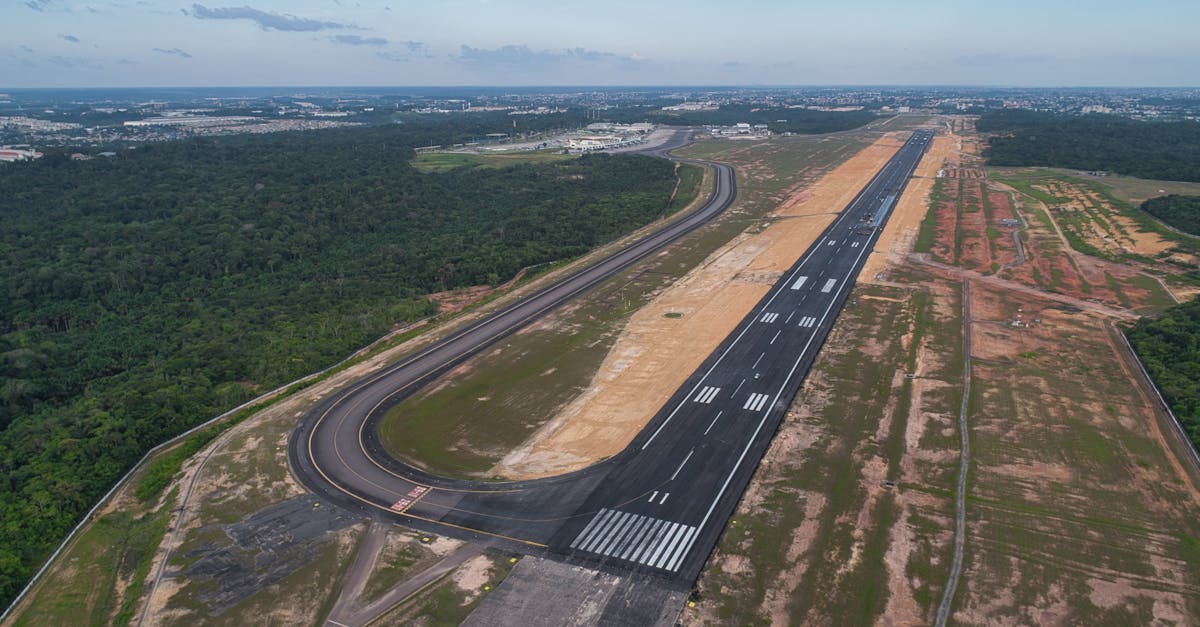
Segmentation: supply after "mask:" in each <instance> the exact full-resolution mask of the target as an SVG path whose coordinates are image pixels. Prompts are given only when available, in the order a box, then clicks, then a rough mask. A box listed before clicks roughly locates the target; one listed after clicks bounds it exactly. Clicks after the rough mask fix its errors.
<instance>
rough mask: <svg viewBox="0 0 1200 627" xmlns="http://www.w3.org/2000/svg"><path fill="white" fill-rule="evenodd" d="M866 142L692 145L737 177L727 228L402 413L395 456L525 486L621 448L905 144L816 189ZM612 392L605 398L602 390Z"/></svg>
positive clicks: (556, 317)
mask: <svg viewBox="0 0 1200 627" xmlns="http://www.w3.org/2000/svg"><path fill="white" fill-rule="evenodd" d="M864 145H865V142H864V141H863V140H862V139H861V138H859V137H858V136H856V135H847V136H845V137H838V138H836V139H831V138H821V139H813V138H777V139H776V140H772V141H770V142H762V143H757V144H754V145H750V144H747V143H743V142H739V143H734V142H721V141H710V142H704V143H701V144H698V145H696V146H694V147H692V148H689V149H688V151H686V152H685V154H686V155H687V156H697V157H702V158H708V157H713V158H719V159H721V160H724V161H726V162H728V163H731V164H733V165H735V167H737V169H738V181H739V189H738V201H737V203H736V204H735V206H734V207H733V208H731V209H730V211H728V212H727V214H726V215H725V217H723V218H722V219H721V220H719V221H717V222H716V223H715V224H713V225H710V226H708V227H705V228H704V229H701V230H699V231H698V232H696V233H694V234H693V235H691V236H689V237H687V238H684V239H683V240H681V241H680V242H678V243H676V244H674V245H672V246H671V247H669V248H668V249H666V250H664V251H663V252H662V253H660V254H659V255H656V256H655V257H654V258H652V259H649V260H647V261H646V262H644V263H642V264H639V266H637V267H635V268H632V269H630V270H629V271H627V272H626V273H623V274H622V275H620V276H618V277H615V278H614V279H612V280H611V281H609V282H608V283H607V284H605V285H603V286H601V287H600V288H598V289H597V290H596V291H595V292H594V293H592V294H590V295H588V296H585V297H584V298H581V299H579V300H578V301H576V302H574V303H572V304H571V305H570V306H568V307H566V308H564V309H563V310H561V311H559V312H556V313H554V314H552V315H550V316H548V317H547V318H545V319H543V320H542V321H540V322H538V323H537V324H534V325H532V326H530V327H528V328H527V329H525V330H523V331H522V332H521V333H519V334H517V335H515V336H514V337H512V338H510V339H509V340H506V341H505V342H504V343H502V344H500V345H497V346H496V347H495V348H493V349H492V350H491V351H489V352H487V353H484V354H481V355H479V356H477V357H475V358H473V359H472V360H470V361H468V362H466V363H464V364H463V365H462V366H460V367H459V368H458V369H456V370H455V371H454V372H452V373H450V374H449V375H448V376H445V377H443V378H441V379H440V380H438V381H437V382H435V383H434V384H433V385H432V386H430V387H429V388H427V389H425V390H423V391H421V392H419V393H417V394H415V395H414V396H412V397H411V398H409V399H407V400H406V401H404V402H403V403H401V404H400V405H398V406H397V407H396V408H394V409H393V410H392V412H391V415H390V416H389V421H388V422H387V423H386V424H385V426H384V427H383V428H382V433H383V435H384V438H385V440H388V441H389V442H390V446H391V450H392V452H393V453H394V454H397V455H399V456H401V457H403V458H404V459H406V460H408V461H410V462H412V463H414V464H417V465H424V466H425V467H427V468H430V469H432V470H435V471H437V472H440V473H442V474H448V475H457V476H475V477H487V478H495V477H504V478H514V477H532V476H545V475H549V474H556V473H560V472H564V471H567V470H571V469H575V468H580V467H582V466H585V465H587V464H590V463H594V462H595V461H598V460H599V459H602V458H604V457H605V456H608V455H611V454H613V453H615V452H616V451H619V450H620V449H621V448H622V447H624V446H625V445H626V444H627V443H628V441H629V439H630V438H631V437H632V436H633V435H634V434H635V433H636V432H637V430H638V429H640V428H641V426H642V425H643V424H644V423H645V421H646V420H648V419H649V418H650V417H651V416H652V415H653V413H654V411H656V410H657V409H658V407H660V406H661V404H662V402H663V401H664V400H665V399H666V397H667V396H669V395H670V393H671V392H673V391H674V390H675V387H677V385H678V380H679V379H681V378H682V377H684V376H686V375H687V373H688V372H690V370H691V369H692V368H694V364H696V363H699V361H700V360H702V359H703V358H704V356H706V355H707V354H708V352H709V351H710V350H711V348H712V346H715V344H716V343H717V342H718V341H719V340H720V338H721V337H723V336H724V334H725V333H726V332H727V331H728V329H729V328H732V325H734V324H736V322H737V321H738V320H739V319H740V318H741V316H742V315H743V313H744V312H745V308H746V307H749V306H751V305H752V304H753V302H754V301H756V300H757V298H758V297H759V296H761V294H762V293H764V292H765V291H766V290H767V289H768V288H769V286H770V283H772V282H773V281H774V277H775V276H777V274H778V272H779V271H780V270H781V269H782V268H783V267H786V265H787V264H789V263H790V261H791V260H794V257H795V256H796V255H798V254H799V252H797V251H802V250H803V247H805V246H807V243H806V242H807V240H806V239H805V238H811V237H812V236H813V235H815V234H817V233H819V232H820V229H821V228H823V227H824V225H825V224H826V223H827V222H828V221H829V220H830V219H832V213H833V212H835V211H838V210H840V209H841V206H843V205H844V204H845V202H844V201H842V202H841V204H840V205H838V204H837V202H838V199H840V198H841V197H842V196H846V198H845V200H848V199H849V198H848V197H849V195H853V193H854V192H856V191H857V189H858V187H855V186H853V185H851V186H846V185H845V183H846V181H848V180H850V179H854V178H855V177H859V178H861V177H863V175H864V173H865V172H868V171H873V169H874V168H877V167H878V165H872V164H873V163H874V162H875V160H878V164H882V163H883V161H885V160H886V158H887V155H890V153H891V152H892V151H894V150H895V147H896V146H898V145H899V142H897V141H895V140H892V139H887V140H884V141H883V142H882V143H881V144H880V145H879V146H877V147H874V148H870V149H868V150H867V151H866V152H863V153H860V154H859V155H858V156H855V157H854V158H853V159H851V160H850V161H847V162H846V163H845V164H843V165H842V166H839V167H838V168H837V169H836V170H834V172H837V171H843V170H842V169H843V168H847V167H850V164H851V163H854V164H855V165H854V166H852V168H856V169H853V171H852V170H844V171H843V172H844V173H843V174H842V175H839V176H841V177H842V178H837V179H830V180H829V182H828V183H825V184H819V188H813V189H811V190H808V191H807V192H806V191H805V188H806V186H808V185H811V184H812V183H813V181H814V180H815V179H817V178H818V177H819V176H820V175H821V174H823V173H825V172H826V171H828V170H829V168H831V167H832V165H834V164H836V163H837V162H839V161H842V160H844V159H847V158H849V156H850V155H851V154H855V153H858V152H859V150H860V149H862V147H863V146H864ZM755 147H757V150H756V149H755ZM826 176H827V177H830V176H833V172H831V173H829V174H827V175H826ZM864 180H865V179H864ZM837 182H840V184H841V185H842V187H838V185H837V184H836V183H837ZM859 186H861V185H859ZM851 187H853V189H850V188H851ZM781 205H782V207H781ZM743 231H745V233H743ZM789 238H791V241H788V239H789ZM773 242H778V243H776V244H774V245H772V243H773ZM785 249H786V250H785ZM793 249H794V250H793ZM790 253H794V254H793V256H792V257H791V259H788V257H787V256H788V254H790ZM785 259H787V261H784V260H785ZM780 264H783V265H782V266H781V265H780ZM677 282H679V283H680V284H681V285H680V286H677V287H672V284H675V283H677ZM723 292H724V293H723ZM714 298H715V299H716V300H715V301H713V302H712V303H710V302H709V299H714ZM683 334H693V335H692V337H693V340H692V341H691V342H688V343H687V344H688V345H689V347H688V348H687V349H686V350H682V346H683V344H684V343H682V342H675V343H674V344H672V342H670V341H659V339H657V338H660V337H671V338H678V337H684V335H683ZM710 343H711V345H709V344H710ZM613 382H616V383H618V384H619V387H617V388H613V387H610V386H609V384H610V383H613ZM600 385H604V386H606V387H605V388H604V389H605V392H604V393H603V394H597V393H596V392H594V391H593V390H595V389H598V388H596V387H594V386H600ZM580 399H583V400H580ZM593 399H594V400H595V401H596V402H597V403H598V404H596V405H594V406H592V407H591V408H590V409H588V410H587V411H586V412H585V411H584V408H585V407H587V402H588V401H589V400H593ZM485 416H486V418H482V417H485ZM514 451H515V453H514Z"/></svg>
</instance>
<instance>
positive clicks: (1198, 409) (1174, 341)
mask: <svg viewBox="0 0 1200 627" xmlns="http://www.w3.org/2000/svg"><path fill="white" fill-rule="evenodd" d="M1125 335H1126V337H1128V338H1129V342H1130V344H1132V345H1133V348H1134V350H1135V351H1136V352H1137V354H1138V357H1139V358H1141V360H1142V363H1144V364H1145V365H1146V370H1147V371H1148V372H1149V373H1150V378H1152V379H1154V384H1155V385H1157V386H1158V389H1159V391H1161V392H1162V395H1163V398H1165V399H1166V401H1167V404H1168V405H1170V406H1171V410H1172V411H1174V412H1175V416H1176V417H1177V418H1179V421H1180V422H1181V423H1182V424H1183V427H1184V430H1185V431H1186V432H1187V434H1188V436H1189V437H1190V438H1191V440H1192V444H1193V445H1194V446H1198V447H1200V300H1197V299H1192V300H1190V301H1188V302H1186V303H1183V304H1181V305H1176V306H1174V307H1172V308H1170V309H1168V310H1167V311H1165V312H1163V314H1162V315H1161V316H1160V317H1158V318H1155V319H1151V318H1142V319H1141V320H1139V321H1138V322H1137V323H1136V324H1134V325H1133V327H1132V328H1130V329H1129V330H1128V331H1127V332H1126V333H1125Z"/></svg>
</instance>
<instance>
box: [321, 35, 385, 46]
mask: <svg viewBox="0 0 1200 627" xmlns="http://www.w3.org/2000/svg"><path fill="white" fill-rule="evenodd" d="M329 41H332V42H333V43H335V44H345V45H347V46H385V45H387V42H388V40H386V39H384V38H383V37H359V36H358V35H334V36H332V37H330V38H329Z"/></svg>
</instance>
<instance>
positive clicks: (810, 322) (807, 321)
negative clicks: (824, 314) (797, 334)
mask: <svg viewBox="0 0 1200 627" xmlns="http://www.w3.org/2000/svg"><path fill="white" fill-rule="evenodd" d="M816 324H817V319H816V318H815V317H813V316H804V317H803V318H801V319H800V326H802V327H808V328H811V327H813V326H815V325H816Z"/></svg>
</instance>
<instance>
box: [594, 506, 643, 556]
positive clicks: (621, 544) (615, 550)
mask: <svg viewBox="0 0 1200 627" xmlns="http://www.w3.org/2000/svg"><path fill="white" fill-rule="evenodd" d="M648 520H650V519H649V518H648V517H646V516H638V515H637V514H634V517H633V524H632V525H630V526H629V529H628V530H626V532H625V537H623V538H621V540H620V541H618V542H617V543H616V544H614V545H612V547H610V548H609V549H608V552H606V553H605V555H608V556H610V557H620V555H621V552H623V551H624V550H625V549H626V548H628V547H629V544H630V543H631V542H633V541H634V539H636V538H637V535H638V532H639V531H641V530H642V527H643V526H644V525H645V524H646V521H648Z"/></svg>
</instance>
